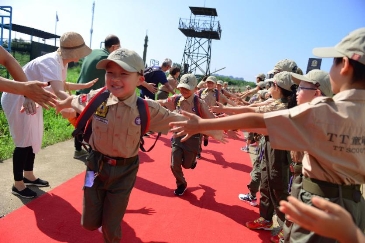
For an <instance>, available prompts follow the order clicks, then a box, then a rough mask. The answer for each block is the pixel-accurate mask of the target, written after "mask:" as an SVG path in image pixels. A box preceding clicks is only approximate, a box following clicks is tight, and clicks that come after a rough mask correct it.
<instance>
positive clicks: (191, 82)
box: [177, 73, 198, 90]
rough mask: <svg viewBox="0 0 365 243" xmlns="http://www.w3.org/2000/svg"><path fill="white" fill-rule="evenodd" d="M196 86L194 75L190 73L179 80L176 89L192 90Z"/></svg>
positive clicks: (196, 81)
mask: <svg viewBox="0 0 365 243" xmlns="http://www.w3.org/2000/svg"><path fill="white" fill-rule="evenodd" d="M197 84H198V80H197V79H196V77H195V75H194V74H192V73H187V74H184V75H183V76H182V77H181V78H180V82H179V84H178V85H177V88H185V89H188V90H194V89H195V87H196V85H197Z"/></svg>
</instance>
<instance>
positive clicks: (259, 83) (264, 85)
mask: <svg viewBox="0 0 365 243" xmlns="http://www.w3.org/2000/svg"><path fill="white" fill-rule="evenodd" d="M257 86H259V87H260V88H261V89H264V88H266V82H265V81H260V82H258V83H257Z"/></svg>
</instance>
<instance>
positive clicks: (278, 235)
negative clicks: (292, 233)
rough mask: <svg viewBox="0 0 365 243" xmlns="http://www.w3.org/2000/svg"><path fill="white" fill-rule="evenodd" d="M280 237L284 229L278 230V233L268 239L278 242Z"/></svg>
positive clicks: (282, 235) (282, 236) (281, 237)
mask: <svg viewBox="0 0 365 243" xmlns="http://www.w3.org/2000/svg"><path fill="white" fill-rule="evenodd" d="M282 239H284V231H283V230H280V231H279V234H277V235H274V236H271V238H270V241H271V242H273V243H280V242H281V240H282Z"/></svg>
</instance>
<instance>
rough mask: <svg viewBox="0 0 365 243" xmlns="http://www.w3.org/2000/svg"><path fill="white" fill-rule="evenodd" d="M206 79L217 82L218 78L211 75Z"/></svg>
mask: <svg viewBox="0 0 365 243" xmlns="http://www.w3.org/2000/svg"><path fill="white" fill-rule="evenodd" d="M205 81H210V82H213V83H215V84H216V83H217V78H216V77H215V76H209V77H208V78H207V80H205Z"/></svg>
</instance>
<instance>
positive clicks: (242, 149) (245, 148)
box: [241, 147, 250, 153]
mask: <svg viewBox="0 0 365 243" xmlns="http://www.w3.org/2000/svg"><path fill="white" fill-rule="evenodd" d="M241 151H243V152H246V153H249V152H250V149H249V148H248V147H242V148H241Z"/></svg>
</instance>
